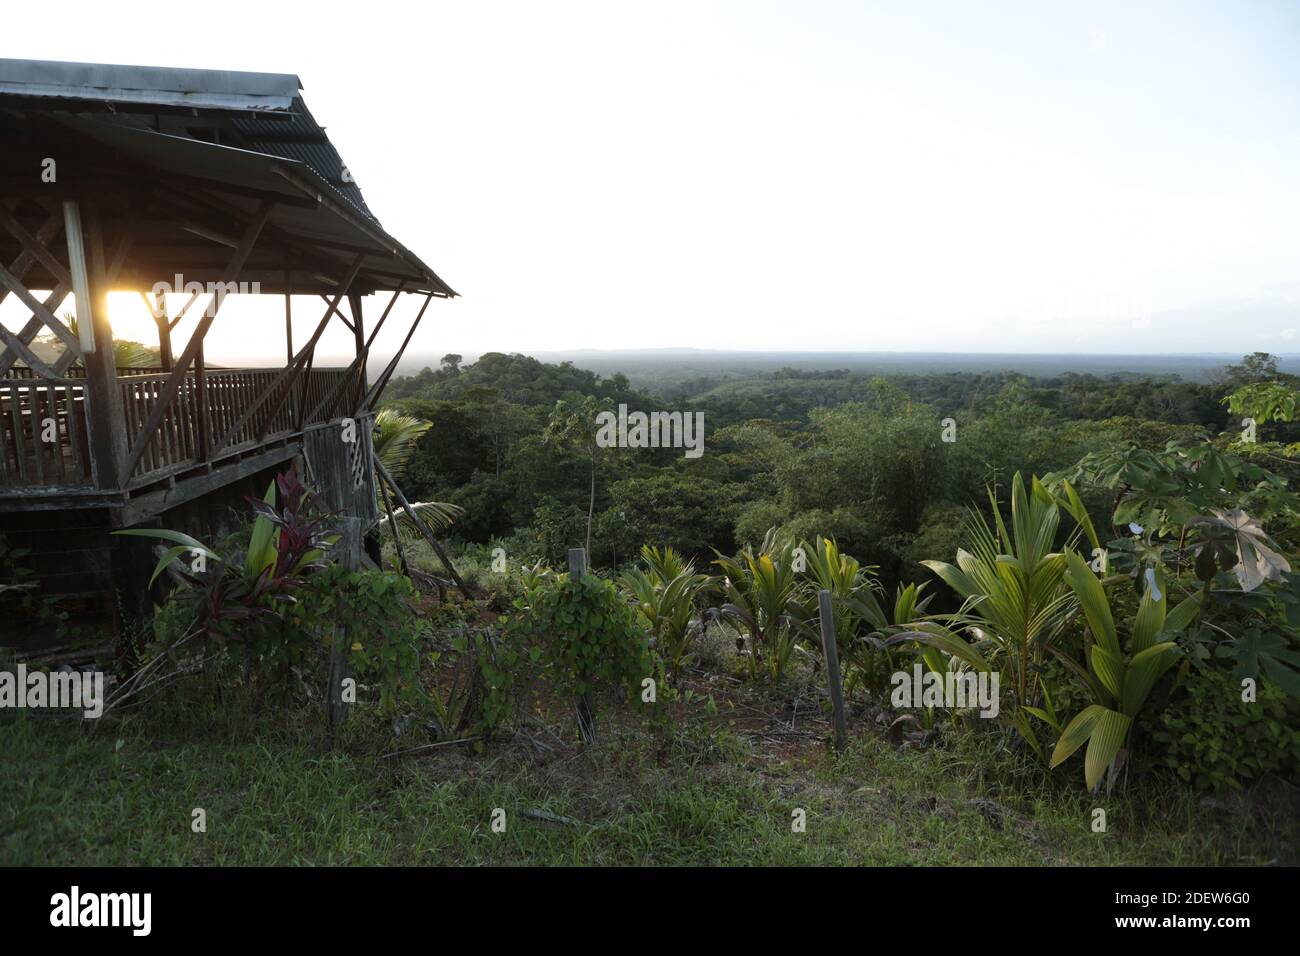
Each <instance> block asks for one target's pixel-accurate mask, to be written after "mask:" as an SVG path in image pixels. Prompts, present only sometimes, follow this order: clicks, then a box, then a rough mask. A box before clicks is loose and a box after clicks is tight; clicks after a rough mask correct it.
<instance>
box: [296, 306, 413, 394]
mask: <svg viewBox="0 0 1300 956" xmlns="http://www.w3.org/2000/svg"><path fill="white" fill-rule="evenodd" d="M401 291H402V290H401V289H398V290H397V291H396V292H394V293H393V297H392V298H391V299H389V300H388V305H387V306H385V307H384V312H383V314H382V315H380V316H379V321H378V322H376V323H375V327H374V328H373V329H371V331H370V337H369V338H367V339H366V341H365V344H364V345H361V346H360V351H359V352H358V354H357V357H356V358H354V359H353V360H352V361H351V362H349V363H348V367H347V374H346V375H345V376H344V378H343V381H342V382H341V383H339V387H338V388H336V389H335V390H334V392H333V394H331V395H327V396H326V397H325V398H322V399H321V400H320V401H319V402H317V403H316V405H315V407H314V408H312V410H311V411H310V412H308V413H307V417H308V418H309V419H315V417H316V414H317V413H318V412H319V411H321V409H323V408H325V407H326V402H328V403H329V409H328V412H327V415H326V417H329V418H332V417H333V415H334V410H335V408H337V407H338V405H339V402H340V401H342V399H343V397H344V396H345V395H347V394H348V392H349V390H350V389H351V388H352V383H353V380H354V379H358V378H359V380H360V384H361V388H360V391H361V392H362V393H364V392H365V390H366V378H365V374H366V359H367V357H368V356H369V355H370V346H371V345H373V344H374V341H375V336H377V335H378V334H379V330H380V329H382V328H383V327H384V323H385V322H386V321H387V320H388V315H389V313H390V312H392V311H393V305H394V304H395V303H396V302H397V297H398V296H399V295H400V294H401ZM356 308H357V310H358V311H357V313H356V314H357V315H358V316H360V315H361V312H360V306H359V305H358V306H356ZM358 343H359V339H358ZM344 407H345V408H346V407H347V406H344ZM360 411H361V409H360V408H358V409H355V410H354V412H353V414H354V415H355V413H358V412H360Z"/></svg>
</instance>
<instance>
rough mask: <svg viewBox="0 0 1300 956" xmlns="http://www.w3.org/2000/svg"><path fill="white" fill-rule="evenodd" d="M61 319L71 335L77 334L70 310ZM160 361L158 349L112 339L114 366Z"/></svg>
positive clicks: (151, 364) (149, 364) (153, 365)
mask: <svg viewBox="0 0 1300 956" xmlns="http://www.w3.org/2000/svg"><path fill="white" fill-rule="evenodd" d="M63 321H64V322H66V323H67V324H68V328H69V329H70V330H71V331H72V334H73V335H78V334H79V333H78V331H77V317H76V316H75V315H73V314H72V313H71V312H65V313H63ZM161 361H162V359H161V358H160V357H159V353H158V350H157V349H154V348H150V347H149V346H147V345H145V344H143V343H142V342H132V341H129V340H127V339H114V340H113V367H114V368H156V367H157V366H158V363H159V362H161Z"/></svg>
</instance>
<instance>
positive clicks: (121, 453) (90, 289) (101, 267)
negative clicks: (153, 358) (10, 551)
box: [64, 201, 127, 489]
mask: <svg viewBox="0 0 1300 956" xmlns="http://www.w3.org/2000/svg"><path fill="white" fill-rule="evenodd" d="M64 209H65V212H68V213H69V215H68V223H69V231H68V234H67V238H68V255H69V258H70V259H71V260H73V268H74V273H76V272H78V271H85V273H86V275H85V276H84V280H85V288H83V289H81V290H77V292H76V299H77V329H78V332H79V334H80V336H81V344H82V349H83V356H82V360H83V361H84V362H85V366H86V424H87V425H88V426H89V429H90V452H91V462H92V464H93V467H94V473H95V479H96V487H99V488H105V489H107V488H117V487H119V484H118V480H119V477H120V476H119V471H118V469H119V467H120V464H121V462H122V460H123V459H124V458H125V457H126V447H127V435H126V416H125V415H124V414H123V412H122V394H121V392H120V391H119V390H118V387H117V369H116V368H115V367H114V365H113V329H112V327H111V326H110V325H109V323H108V278H107V267H106V263H105V262H104V255H103V242H102V239H103V237H102V236H101V235H100V234H99V219H98V217H97V216H96V215H95V214H94V210H93V209H91V210H90V215H89V216H87V217H86V221H85V232H86V233H89V238H90V243H89V248H87V247H86V242H85V239H86V235H85V233H83V232H82V220H81V216H80V208H79V206H78V204H77V203H75V202H71V201H69V202H66V203H65V204H64ZM74 212H75V213H76V215H72V214H71V213H74ZM78 261H80V263H81V265H80V266H78V265H77V262H78ZM82 278H83V277H79V278H77V279H75V280H74V288H75V286H77V285H81V284H82ZM87 345H89V346H90V347H91V351H85V348H86V346H87Z"/></svg>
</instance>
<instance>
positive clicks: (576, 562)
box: [569, 548, 596, 744]
mask: <svg viewBox="0 0 1300 956" xmlns="http://www.w3.org/2000/svg"><path fill="white" fill-rule="evenodd" d="M586 574H587V549H586V548H570V549H569V577H570V579H572V580H574V581H580V580H582V578H584V577H585V576H586ZM576 710H577V715H578V733H579V734H581V735H582V741H583V743H586V744H594V743H595V742H596V710H595V708H594V707H593V706H592V702H591V695H590V694H579V695H578V700H577V705H576Z"/></svg>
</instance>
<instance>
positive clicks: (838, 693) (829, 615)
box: [817, 591, 849, 753]
mask: <svg viewBox="0 0 1300 956" xmlns="http://www.w3.org/2000/svg"><path fill="white" fill-rule="evenodd" d="M817 610H818V612H819V613H818V616H819V617H820V618H821V627H822V653H823V654H824V655H825V658H826V683H827V684H829V685H830V690H831V710H832V712H833V714H834V718H835V750H836V751H837V752H838V753H843V752H844V748H845V746H846V745H847V744H848V736H849V732H848V728H847V726H846V725H845V723H844V688H843V687H842V686H840V653H839V648H838V647H837V646H836V643H835V612H834V611H833V610H832V609H831V592H830V591H818V592H817Z"/></svg>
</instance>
